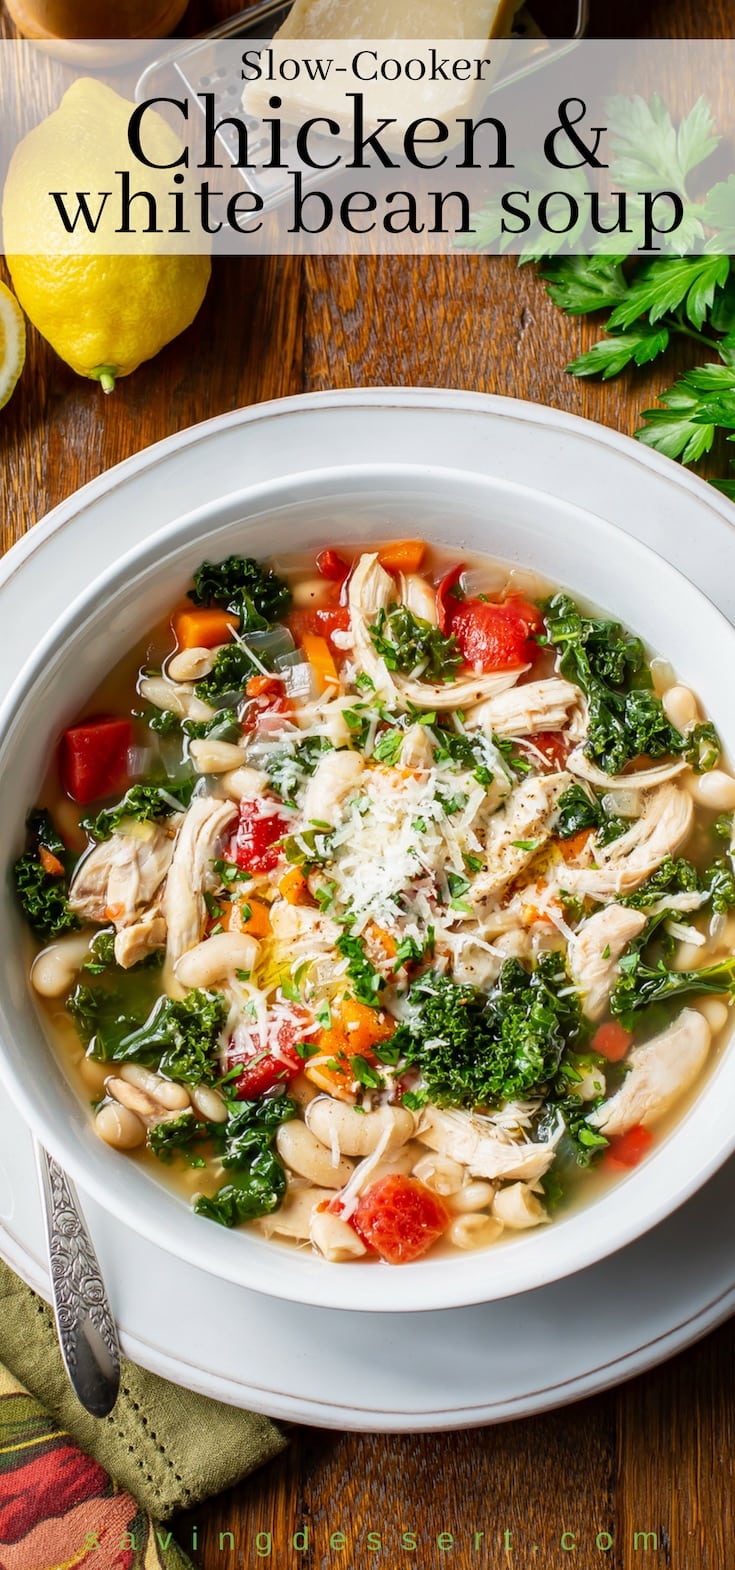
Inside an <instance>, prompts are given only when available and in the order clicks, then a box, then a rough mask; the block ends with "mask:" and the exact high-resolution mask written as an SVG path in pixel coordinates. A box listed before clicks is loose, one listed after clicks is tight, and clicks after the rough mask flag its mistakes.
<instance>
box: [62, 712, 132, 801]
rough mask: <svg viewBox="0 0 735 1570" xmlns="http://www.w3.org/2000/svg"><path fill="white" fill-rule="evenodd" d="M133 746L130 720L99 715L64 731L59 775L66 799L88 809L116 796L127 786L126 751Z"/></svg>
mask: <svg viewBox="0 0 735 1570" xmlns="http://www.w3.org/2000/svg"><path fill="white" fill-rule="evenodd" d="M132 745H133V727H132V724H131V721H130V720H126V719H121V718H119V717H117V716H115V715H99V716H95V717H94V718H93V719H88V720H82V721H81V722H80V724H79V725H72V726H70V728H69V730H66V731H64V734H63V736H62V738H61V744H60V747H59V773H60V775H61V783H62V785H63V787H64V790H65V791H66V794H67V796H71V798H72V801H78V802H80V804H81V805H82V806H85V807H86V806H88V805H89V803H90V802H91V801H102V800H104V798H105V797H106V796H116V795H119V793H120V792H121V791H123V790H125V789H126V788H127V786H128V784H129V776H128V752H129V751H130V748H131V747H132Z"/></svg>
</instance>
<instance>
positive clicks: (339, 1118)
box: [306, 1096, 415, 1156]
mask: <svg viewBox="0 0 735 1570" xmlns="http://www.w3.org/2000/svg"><path fill="white" fill-rule="evenodd" d="M306 1122H307V1125H308V1127H309V1128H310V1129H311V1131H312V1133H313V1134H316V1137H317V1139H319V1140H321V1143H322V1144H323V1145H325V1146H326V1148H327V1150H331V1149H332V1143H333V1138H334V1140H335V1141H336V1144H337V1146H338V1148H339V1150H340V1151H341V1153H342V1154H343V1155H346V1156H371V1155H372V1154H373V1151H374V1150H377V1148H378V1144H379V1142H380V1140H381V1138H382V1136H383V1134H384V1133H385V1131H386V1129H389V1130H390V1138H389V1140H388V1143H387V1145H386V1147H385V1148H386V1151H391V1150H398V1149H399V1148H400V1146H401V1145H405V1143H406V1140H407V1139H410V1138H411V1135H412V1134H413V1131H414V1127H415V1119H414V1116H413V1113H412V1112H409V1111H408V1109H407V1108H406V1107H379V1108H378V1110H377V1111H376V1112H357V1111H356V1110H355V1108H354V1107H351V1106H348V1105H347V1104H346V1103H345V1102H342V1101H334V1100H332V1098H331V1097H330V1096H317V1098H316V1100H315V1101H312V1102H311V1103H310V1104H309V1106H308V1107H307V1108H306Z"/></svg>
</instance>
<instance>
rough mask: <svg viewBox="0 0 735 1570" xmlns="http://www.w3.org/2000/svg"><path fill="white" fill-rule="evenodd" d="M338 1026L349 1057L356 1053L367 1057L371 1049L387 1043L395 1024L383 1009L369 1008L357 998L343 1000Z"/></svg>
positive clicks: (367, 1004)
mask: <svg viewBox="0 0 735 1570" xmlns="http://www.w3.org/2000/svg"><path fill="white" fill-rule="evenodd" d="M339 1020H340V1026H341V1029H342V1030H343V1032H344V1035H345V1039H346V1041H347V1049H348V1051H349V1053H350V1056H354V1054H355V1053H356V1052H360V1053H362V1055H363V1056H364V1057H367V1055H368V1053H369V1051H370V1049H371V1047H376V1046H378V1045H379V1043H380V1042H381V1041H389V1040H390V1037H391V1036H392V1035H393V1033H394V1031H395V1028H396V1022H395V1020H394V1019H393V1018H392V1016H391V1015H390V1014H386V1012H385V1010H384V1009H374V1008H371V1007H370V1005H369V1003H358V1001H357V998H345V999H344V1001H343V1003H342V1005H341V1008H340V1014H339Z"/></svg>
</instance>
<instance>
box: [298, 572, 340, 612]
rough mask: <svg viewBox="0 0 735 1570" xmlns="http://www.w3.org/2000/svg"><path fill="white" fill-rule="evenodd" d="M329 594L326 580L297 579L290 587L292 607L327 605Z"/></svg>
mask: <svg viewBox="0 0 735 1570" xmlns="http://www.w3.org/2000/svg"><path fill="white" fill-rule="evenodd" d="M330 592H331V591H330V587H329V583H328V582H327V580H326V578H297V579H296V581H295V583H293V584H292V586H291V597H292V601H293V604H294V606H302V607H303V606H307V607H313V606H318V605H327V604H328V603H329V596H330Z"/></svg>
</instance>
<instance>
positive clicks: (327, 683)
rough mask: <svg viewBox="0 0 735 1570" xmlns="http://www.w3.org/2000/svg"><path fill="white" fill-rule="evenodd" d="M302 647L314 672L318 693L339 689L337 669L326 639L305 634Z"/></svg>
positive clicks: (312, 633) (314, 634)
mask: <svg viewBox="0 0 735 1570" xmlns="http://www.w3.org/2000/svg"><path fill="white" fill-rule="evenodd" d="M301 647H302V649H303V651H304V654H305V655H306V658H307V660H308V661H309V664H310V666H311V668H312V670H313V672H314V677H315V680H316V684H317V689H318V691H319V692H327V691H328V690H329V688H330V687H331V688H332V689H334V688H335V687H338V686H339V676H338V674H337V667H336V665H335V663H334V659H333V656H332V651H331V649H330V647H329V644H328V643H327V640H326V638H320V637H319V636H318V634H317V633H315V632H305V633H304V636H303V638H302V640H301Z"/></svg>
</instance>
